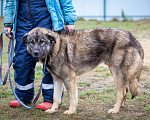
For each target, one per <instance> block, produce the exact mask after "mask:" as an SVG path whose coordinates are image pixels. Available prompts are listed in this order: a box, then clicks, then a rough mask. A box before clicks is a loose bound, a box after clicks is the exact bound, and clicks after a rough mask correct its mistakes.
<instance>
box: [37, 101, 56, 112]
mask: <svg viewBox="0 0 150 120" xmlns="http://www.w3.org/2000/svg"><path fill="white" fill-rule="evenodd" d="M52 105H53V103H50V102H44V103H42V104H39V105H37V109H41V110H47V109H51V108H52Z"/></svg>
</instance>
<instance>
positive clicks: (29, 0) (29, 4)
mask: <svg viewBox="0 0 150 120" xmlns="http://www.w3.org/2000/svg"><path fill="white" fill-rule="evenodd" d="M28 7H29V14H30V18H31V22H32V26H33V28H34V22H33V18H32V15H31V10H30V0H28Z"/></svg>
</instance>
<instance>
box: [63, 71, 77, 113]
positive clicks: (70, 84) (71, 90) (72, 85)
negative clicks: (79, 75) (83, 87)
mask: <svg viewBox="0 0 150 120" xmlns="http://www.w3.org/2000/svg"><path fill="white" fill-rule="evenodd" d="M64 83H65V86H66V89H67V93H68V97H69V103H70V106H69V110H67V111H65V112H64V114H68V115H69V114H74V113H76V109H77V104H78V92H77V84H76V73H75V72H74V71H71V74H70V75H68V77H67V78H66V79H65V80H64Z"/></svg>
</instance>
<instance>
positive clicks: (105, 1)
mask: <svg viewBox="0 0 150 120" xmlns="http://www.w3.org/2000/svg"><path fill="white" fill-rule="evenodd" d="M104 21H106V0H104Z"/></svg>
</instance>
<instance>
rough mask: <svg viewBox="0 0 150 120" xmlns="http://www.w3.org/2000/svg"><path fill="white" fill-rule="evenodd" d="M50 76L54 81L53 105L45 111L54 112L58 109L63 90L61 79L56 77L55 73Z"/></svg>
mask: <svg viewBox="0 0 150 120" xmlns="http://www.w3.org/2000/svg"><path fill="white" fill-rule="evenodd" d="M52 76H53V82H54V95H53V106H52V108H51V109H48V110H46V111H45V112H47V113H54V112H57V111H58V108H59V106H60V104H61V96H62V91H63V81H62V80H61V79H59V78H57V77H56V76H55V75H52Z"/></svg>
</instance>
